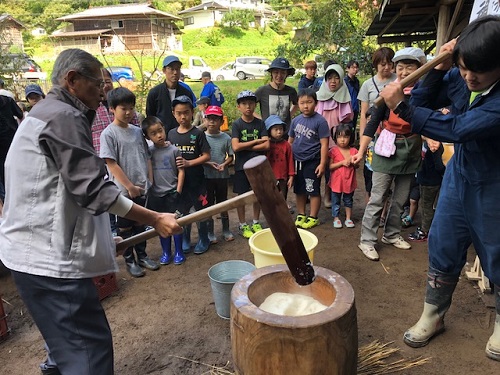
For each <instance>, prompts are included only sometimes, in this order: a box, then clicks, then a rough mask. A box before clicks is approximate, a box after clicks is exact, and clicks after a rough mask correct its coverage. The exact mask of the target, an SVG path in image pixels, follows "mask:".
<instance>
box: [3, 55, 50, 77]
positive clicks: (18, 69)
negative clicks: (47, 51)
mask: <svg viewBox="0 0 500 375" xmlns="http://www.w3.org/2000/svg"><path fill="white" fill-rule="evenodd" d="M0 73H1V74H2V75H3V76H4V77H18V78H23V79H30V80H39V79H41V80H44V79H47V73H46V72H43V71H42V68H40V65H38V64H37V63H36V62H35V61H34V60H33V59H32V58H31V57H29V56H28V55H27V54H25V53H9V54H7V55H6V56H5V57H4V58H3V59H2V67H1V68H0Z"/></svg>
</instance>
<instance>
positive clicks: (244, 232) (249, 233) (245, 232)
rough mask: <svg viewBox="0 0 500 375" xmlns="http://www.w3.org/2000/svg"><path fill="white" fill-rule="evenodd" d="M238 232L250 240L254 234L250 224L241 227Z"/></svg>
mask: <svg viewBox="0 0 500 375" xmlns="http://www.w3.org/2000/svg"><path fill="white" fill-rule="evenodd" d="M238 230H239V232H240V234H241V235H242V236H243V237H244V238H250V237H252V234H253V232H252V230H251V229H250V225H248V224H244V225H242V226H240V227H239V228H238Z"/></svg>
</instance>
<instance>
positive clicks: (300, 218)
mask: <svg viewBox="0 0 500 375" xmlns="http://www.w3.org/2000/svg"><path fill="white" fill-rule="evenodd" d="M305 221H306V216H305V215H301V214H298V215H297V218H296V219H295V226H296V227H297V228H302V224H304V223H305Z"/></svg>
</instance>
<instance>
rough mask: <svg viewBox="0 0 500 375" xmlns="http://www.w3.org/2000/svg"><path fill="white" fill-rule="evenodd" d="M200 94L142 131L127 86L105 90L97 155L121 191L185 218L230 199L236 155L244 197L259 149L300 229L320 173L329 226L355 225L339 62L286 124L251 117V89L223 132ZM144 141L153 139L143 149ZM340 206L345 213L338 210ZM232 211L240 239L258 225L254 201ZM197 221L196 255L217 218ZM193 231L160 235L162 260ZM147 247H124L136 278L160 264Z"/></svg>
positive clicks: (211, 236) (176, 103) (226, 229)
mask: <svg viewBox="0 0 500 375" xmlns="http://www.w3.org/2000/svg"><path fill="white" fill-rule="evenodd" d="M202 99H204V98H201V99H200V101H199V102H198V104H201V105H202V106H203V108H202V109H203V115H202V116H199V117H200V118H199V119H198V120H197V121H195V122H194V123H193V118H196V117H195V116H194V115H195V113H194V106H193V102H192V99H191V98H190V97H188V96H185V95H182V96H179V97H176V98H175V99H174V100H173V102H172V107H173V110H172V112H173V115H174V117H175V119H176V120H177V122H178V123H179V126H178V127H176V128H174V129H171V130H170V131H169V132H168V134H166V132H165V127H164V125H165V124H162V122H161V121H160V120H159V119H158V118H156V117H153V116H149V117H147V118H146V119H144V121H143V122H142V129H140V128H138V127H136V126H133V125H131V124H130V119H131V116H133V114H134V106H135V96H134V94H133V93H132V92H130V91H129V90H128V89H126V88H117V89H114V90H112V91H111V92H110V93H108V103H109V106H110V111H111V112H112V113H113V114H114V121H113V123H112V124H111V125H112V126H109V127H108V128H106V130H105V131H103V133H102V135H101V151H100V156H101V157H102V158H104V159H105V160H106V163H107V165H108V168H109V170H110V173H111V175H112V178H113V179H114V181H115V182H117V184H118V185H119V186H120V187H121V189H122V193H123V194H124V195H125V196H127V197H129V198H131V199H132V200H134V201H135V202H136V203H139V204H141V205H145V206H147V207H149V208H151V209H153V210H156V211H160V212H171V213H177V214H178V215H187V214H189V212H190V210H192V209H194V210H200V209H203V208H205V207H207V206H210V205H213V204H215V203H219V202H222V201H224V200H226V199H227V197H228V186H229V178H230V174H229V169H228V167H229V165H230V164H232V163H233V162H234V175H233V176H232V183H233V192H234V193H235V194H243V193H246V192H248V191H249V190H251V186H250V183H249V181H248V179H247V177H246V174H245V172H244V169H243V165H244V164H245V162H247V161H248V160H249V159H251V158H252V157H254V156H257V155H262V154H265V155H266V156H267V157H268V160H269V162H270V164H271V167H272V169H273V172H274V174H275V177H276V180H277V185H278V189H279V190H280V191H281V192H282V194H283V197H284V199H285V200H286V199H287V194H288V190H289V189H292V188H293V191H294V193H295V196H296V210H297V215H296V219H295V225H296V226H297V227H299V228H303V229H311V228H313V227H315V226H317V225H319V223H320V221H319V218H318V214H319V210H320V207H321V185H320V183H321V179H322V178H323V177H324V178H325V180H326V182H327V184H326V187H327V190H326V194H327V195H330V196H331V200H332V208H331V209H332V217H333V227H334V228H342V227H344V226H345V227H346V228H353V227H354V226H355V224H354V222H353V220H352V217H351V214H352V207H353V197H354V191H355V189H356V187H357V181H356V169H357V168H358V163H357V162H356V157H355V156H356V155H357V154H358V153H359V152H358V150H356V149H355V148H354V147H353V144H354V138H355V127H353V126H352V125H353V124H352V123H351V120H352V116H353V114H352V106H351V104H350V102H351V98H350V95H349V92H348V91H347V88H346V87H345V85H344V84H343V70H342V68H341V67H340V66H338V65H337V64H331V65H330V66H329V67H328V68H327V71H326V74H325V78H324V80H323V82H322V84H321V86H320V88H319V90H316V89H315V88H305V89H301V90H300V91H299V94H298V107H299V110H300V112H301V113H300V114H299V115H298V116H296V117H295V118H294V119H293V120H292V123H291V126H290V128H289V129H287V126H286V123H285V122H284V121H283V120H282V119H281V118H280V117H279V116H277V115H271V116H269V117H268V118H267V119H266V120H265V121H262V120H261V119H259V118H257V117H256V116H255V115H254V114H255V109H256V106H257V101H258V99H257V96H256V95H255V93H253V92H251V91H247V90H245V91H242V92H240V93H239V94H238V96H237V99H236V102H237V103H236V104H237V107H238V111H239V112H240V114H241V117H240V118H238V119H237V120H236V121H234V122H233V124H232V130H231V135H228V134H226V133H224V132H221V130H220V128H221V125H222V124H223V120H224V113H223V111H222V109H221V108H220V107H218V106H209V105H208V103H205V102H202ZM196 125H197V126H196ZM200 125H201V126H200ZM146 140H148V141H149V143H150V144H151V146H149V147H148V145H147V142H146ZM430 154H431V153H429V155H430ZM434 190H436V189H434ZM434 190H432V195H433V196H435V194H434V193H435V192H434ZM426 201H427V200H426ZM307 203H310V206H309V207H310V211H309V213H306V206H307ZM342 203H343V205H344V207H345V219H344V220H342V219H341V215H340V210H341V204H342ZM428 207H429V206H428V204H427V205H426V208H427V209H428ZM290 211H291V213H292V212H293V210H292V209H290ZM237 216H238V232H239V233H240V234H241V235H242V236H243V237H244V238H250V237H251V236H252V235H253V234H254V233H256V232H258V231H260V230H262V225H261V223H260V206H259V204H258V203H254V204H253V207H252V219H251V221H247V218H246V213H245V207H244V206H242V207H238V208H237ZM220 218H221V224H222V238H223V239H224V240H226V241H231V240H233V239H234V235H233V233H231V230H230V225H229V215H228V213H227V212H224V213H222V214H221V216H220ZM430 220H431V219H430ZM423 224H424V225H423V226H422V227H420V228H418V229H417V231H416V233H415V234H414V236H413V237H415V238H412V240H425V239H426V235H427V234H426V231H428V228H427V225H426V223H423ZM197 226H198V242H197V243H196V245H195V246H194V250H193V252H194V253H195V254H203V253H205V252H206V251H207V250H208V248H209V246H210V245H211V244H215V243H217V242H218V237H217V236H216V235H215V233H214V227H215V225H214V219H213V218H211V219H208V220H204V221H202V222H198V223H197ZM118 227H119V231H118V234H119V235H120V236H121V237H123V238H128V237H130V236H132V235H135V234H137V233H140V232H142V231H144V230H145V228H144V227H143V226H140V225H138V224H137V223H134V222H130V221H128V220H126V219H123V218H120V219H119V220H118ZM190 234H191V227H190V226H186V227H185V228H184V233H183V234H182V235H176V236H173V237H174V238H173V242H174V254H172V243H171V242H172V240H171V238H160V243H161V247H162V256H161V257H160V261H159V263H160V264H161V265H167V264H169V263H171V262H173V263H174V264H182V263H183V262H184V261H185V260H186V257H185V254H186V253H187V252H189V251H190V250H191V239H190ZM145 249H146V243H145V242H143V243H141V244H139V245H136V246H134V248H129V249H127V251H126V252H125V253H124V257H125V263H126V265H127V269H128V271H129V272H130V273H131V274H132V275H133V276H136V277H139V276H142V275H144V271H143V270H142V268H147V269H150V270H156V269H158V268H159V265H158V264H157V263H156V262H155V261H153V260H152V259H150V258H149V257H148V256H147V254H146V251H145ZM133 250H135V253H136V256H137V257H136V256H135V255H134V253H133Z"/></svg>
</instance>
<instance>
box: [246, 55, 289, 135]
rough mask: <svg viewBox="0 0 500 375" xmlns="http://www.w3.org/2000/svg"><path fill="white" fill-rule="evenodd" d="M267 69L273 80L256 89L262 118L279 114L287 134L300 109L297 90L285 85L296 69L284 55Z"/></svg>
mask: <svg viewBox="0 0 500 375" xmlns="http://www.w3.org/2000/svg"><path fill="white" fill-rule="evenodd" d="M267 71H268V72H269V73H270V74H271V82H269V84H267V85H264V86H261V87H259V88H258V89H257V91H255V96H257V102H258V103H259V105H260V113H261V116H262V120H265V119H267V118H268V117H269V116H270V115H278V116H279V117H280V118H281V120H283V122H284V123H285V124H286V128H285V134H288V129H289V128H290V123H291V122H292V116H293V115H294V114H295V112H297V109H298V105H297V103H298V98H297V91H296V90H295V89H294V88H293V87H291V86H287V85H285V81H286V78H287V77H288V76H293V75H294V74H295V69H294V68H292V67H291V66H290V63H289V62H288V60H287V59H285V58H284V57H277V58H275V59H274V60H273V62H272V63H271V65H269V69H267Z"/></svg>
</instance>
